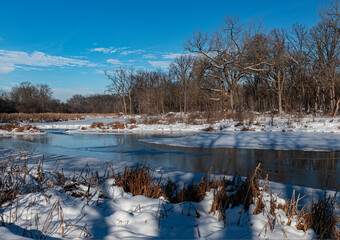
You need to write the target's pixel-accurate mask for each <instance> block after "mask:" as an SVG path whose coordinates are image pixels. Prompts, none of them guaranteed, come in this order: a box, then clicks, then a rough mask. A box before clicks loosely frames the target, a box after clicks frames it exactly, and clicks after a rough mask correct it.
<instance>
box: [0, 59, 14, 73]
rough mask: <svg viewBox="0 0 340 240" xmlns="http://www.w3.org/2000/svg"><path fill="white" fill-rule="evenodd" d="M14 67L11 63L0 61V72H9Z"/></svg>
mask: <svg viewBox="0 0 340 240" xmlns="http://www.w3.org/2000/svg"><path fill="white" fill-rule="evenodd" d="M14 69H15V66H14V64H13V63H1V62H0V74H1V73H2V74H4V73H10V72H12V71H13V70H14Z"/></svg>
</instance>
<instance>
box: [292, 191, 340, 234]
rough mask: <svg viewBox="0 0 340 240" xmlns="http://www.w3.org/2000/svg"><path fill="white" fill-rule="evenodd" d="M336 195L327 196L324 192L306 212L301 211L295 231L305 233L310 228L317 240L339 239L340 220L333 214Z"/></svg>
mask: <svg viewBox="0 0 340 240" xmlns="http://www.w3.org/2000/svg"><path fill="white" fill-rule="evenodd" d="M336 195H337V193H336V194H334V196H327V193H326V192H325V193H324V194H323V195H322V196H320V197H319V198H318V200H317V201H316V202H312V204H311V206H310V207H309V208H308V209H307V210H302V212H303V213H302V214H301V213H300V215H302V217H301V218H300V221H299V223H298V225H297V229H299V230H304V231H306V230H307V229H309V228H312V229H313V230H314V231H315V232H316V234H317V235H318V239H340V228H339V225H340V218H339V216H337V215H336V213H335V204H336V203H337V204H339V203H338V202H337V198H336Z"/></svg>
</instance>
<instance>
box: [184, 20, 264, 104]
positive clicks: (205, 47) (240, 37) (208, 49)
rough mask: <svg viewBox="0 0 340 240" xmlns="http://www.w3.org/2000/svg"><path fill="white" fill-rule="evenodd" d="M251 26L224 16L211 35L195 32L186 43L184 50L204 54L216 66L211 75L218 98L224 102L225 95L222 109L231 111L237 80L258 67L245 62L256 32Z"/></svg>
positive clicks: (212, 66)
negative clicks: (216, 85) (215, 79)
mask: <svg viewBox="0 0 340 240" xmlns="http://www.w3.org/2000/svg"><path fill="white" fill-rule="evenodd" d="M254 26H255V24H253V25H249V28H247V27H245V26H244V25H243V24H241V23H240V21H239V17H226V18H225V19H224V23H223V26H222V28H221V29H220V30H219V31H217V32H216V33H214V34H208V33H205V34H203V33H201V32H198V33H194V35H193V38H192V39H191V40H189V41H188V43H187V45H186V49H187V50H189V51H190V52H195V53H199V54H200V55H202V56H203V57H205V58H206V59H207V60H208V61H209V63H210V67H211V68H213V69H215V70H214V71H213V73H214V74H212V76H211V77H212V78H218V79H219V85H220V90H219V91H220V92H221V100H222V102H223V104H226V103H227V97H228V100H229V106H227V105H225V109H228V110H230V111H233V110H234V107H235V105H234V96H235V93H236V90H237V87H238V83H239V81H240V80H241V79H242V78H243V77H244V76H245V75H246V73H247V71H249V70H251V69H255V67H256V66H257V64H253V63H249V62H247V61H245V60H246V52H247V50H248V47H249V45H250V43H251V40H252V35H253V34H255V33H256V32H258V31H259V28H256V27H254Z"/></svg>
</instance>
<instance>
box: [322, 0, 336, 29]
mask: <svg viewBox="0 0 340 240" xmlns="http://www.w3.org/2000/svg"><path fill="white" fill-rule="evenodd" d="M320 16H321V18H322V20H323V21H324V22H325V23H326V24H327V25H328V26H330V27H332V28H334V29H335V30H336V31H340V1H339V0H330V2H329V5H328V6H326V7H324V8H322V9H321V11H320Z"/></svg>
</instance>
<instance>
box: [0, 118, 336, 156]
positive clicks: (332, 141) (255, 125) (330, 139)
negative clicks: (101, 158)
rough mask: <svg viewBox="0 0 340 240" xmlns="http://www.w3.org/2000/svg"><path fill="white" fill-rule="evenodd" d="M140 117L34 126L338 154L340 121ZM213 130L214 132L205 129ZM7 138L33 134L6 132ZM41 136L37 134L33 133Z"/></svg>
mask: <svg viewBox="0 0 340 240" xmlns="http://www.w3.org/2000/svg"><path fill="white" fill-rule="evenodd" d="M140 118H141V116H136V119H137V124H129V123H127V122H128V119H129V117H126V118H86V119H84V120H77V121H67V122H49V123H33V124H32V125H35V126H37V127H38V128H39V129H43V130H46V129H65V130H67V133H70V134H73V133H82V134H93V133H98V132H100V133H117V132H119V133H163V134H174V133H182V134H186V135H189V136H181V137H176V138H174V137H169V138H154V139H147V140H143V141H144V142H148V143H153V144H165V145H170V146H179V147H198V148H222V147H227V148H248V149H268V150H269V149H270V150H303V151H339V150H340V134H339V133H340V118H321V117H319V118H314V117H306V118H292V117H290V116H286V117H283V118H279V117H265V116H262V117H261V116H259V117H257V118H254V119H252V120H249V119H247V120H243V121H236V120H232V119H224V120H221V121H219V122H217V123H214V124H203V123H202V124H198V125H190V124H186V123H180V122H176V123H173V124H167V123H166V121H165V120H163V121H162V120H161V121H160V122H161V124H160V123H157V124H142V121H141V120H140ZM93 122H103V123H104V124H110V123H113V122H122V123H125V124H126V128H125V129H112V128H105V129H98V128H90V126H91V124H92V123H93ZM208 127H211V128H212V129H214V131H212V132H209V133H208V132H206V131H204V129H207V128H208ZM1 134H3V135H4V136H9V135H14V134H32V133H9V132H7V133H4V132H0V135H1ZM33 134H38V133H33Z"/></svg>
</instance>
